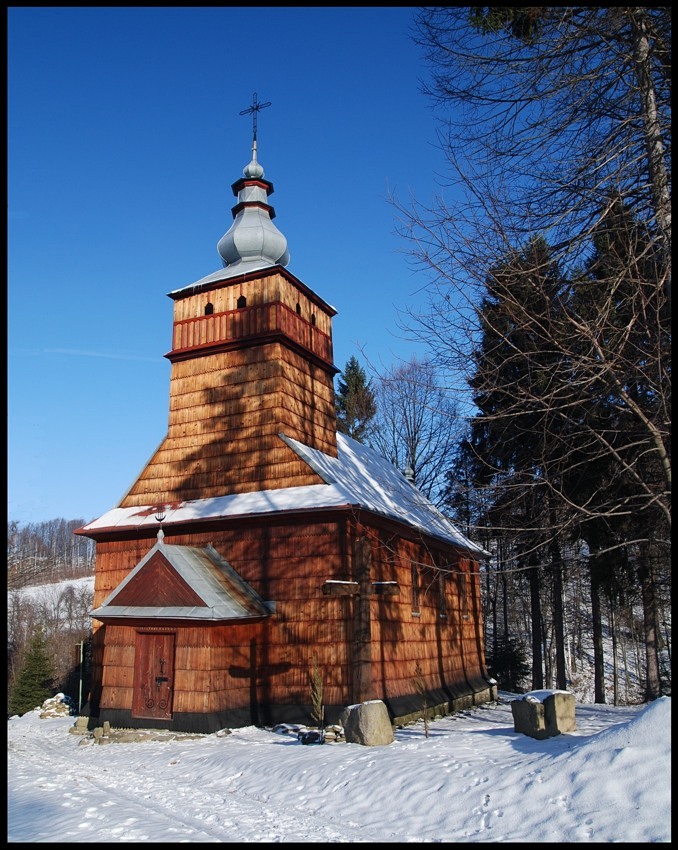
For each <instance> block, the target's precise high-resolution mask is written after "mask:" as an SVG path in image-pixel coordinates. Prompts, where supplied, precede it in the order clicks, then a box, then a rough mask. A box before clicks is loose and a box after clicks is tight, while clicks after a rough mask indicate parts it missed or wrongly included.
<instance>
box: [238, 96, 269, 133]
mask: <svg viewBox="0 0 678 850" xmlns="http://www.w3.org/2000/svg"><path fill="white" fill-rule="evenodd" d="M270 105H271V101H270V100H269V101H267V102H266V103H259V101H258V100H257V93H256V92H254V94H253V95H252V106H250V108H249V109H243V110H242V112H241V113H240V114H241V115H250V114H251V115H252V131H253V133H254V141H255V142H256V140H257V112H259V110H261V109H266V107H267V106H270Z"/></svg>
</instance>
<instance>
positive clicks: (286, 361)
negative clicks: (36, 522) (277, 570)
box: [120, 94, 338, 508]
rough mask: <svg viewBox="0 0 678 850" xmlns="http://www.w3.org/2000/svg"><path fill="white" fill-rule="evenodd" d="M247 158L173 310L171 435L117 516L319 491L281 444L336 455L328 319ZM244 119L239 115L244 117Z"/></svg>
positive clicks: (260, 174)
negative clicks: (198, 274)
mask: <svg viewBox="0 0 678 850" xmlns="http://www.w3.org/2000/svg"><path fill="white" fill-rule="evenodd" d="M265 105H268V104H259V103H257V101H256V94H255V97H254V105H253V106H252V107H251V109H249V110H245V112H247V113H249V112H251V113H253V116H254V138H253V143H252V159H251V161H250V162H249V164H248V165H247V166H246V167H245V168H244V170H243V177H241V178H240V179H239V180H237V181H236V182H235V183H234V184H233V186H232V189H233V193H234V195H235V196H236V197H237V203H236V205H235V206H234V207H233V208H232V214H233V223H232V225H231V227H230V229H229V230H228V231H227V232H226V233H225V234H224V235H223V236H222V237H221V239H220V240H219V242H218V245H217V250H218V252H219V255H220V257H221V260H222V263H223V268H222V269H220V270H219V271H216V272H214V273H212V274H210V275H208V276H207V277H204V278H202V279H201V280H198V281H197V282H195V283H193V284H191V285H189V286H186V287H184V288H182V289H178V290H176V291H174V292H171V293H169V297H170V298H172V300H173V301H174V322H173V333H172V349H171V351H170V352H169V353H168V354H166V355H165V356H166V357H167V358H168V359H169V360H170V362H171V364H172V371H171V378H170V405H169V428H168V432H167V436H166V437H165V439H164V440H163V442H162V443H161V445H160V447H159V448H158V449H157V451H156V452H155V454H154V455H153V457H152V458H151V460H150V461H149V463H148V464H147V466H146V467H145V469H144V470H143V472H142V473H141V475H140V476H139V478H138V479H137V481H136V482H135V484H134V485H133V486H132V487H131V489H130V490H129V491H128V493H127V494H126V496H125V497H124V498H123V500H122V501H121V502H120V507H121V508H128V507H138V506H148V505H149V504H150V505H157V506H162V505H166V504H167V505H169V504H173V503H177V502H179V501H184V500H194V499H206V498H212V497H216V496H224V495H231V494H236V493H247V492H252V491H259V490H270V489H278V488H286V487H298V486H304V485H309V484H319V483H322V481H321V479H320V478H319V476H318V475H317V474H316V473H315V472H314V471H313V470H312V469H311V468H310V467H309V466H308V465H307V464H306V463H305V462H304V461H303V460H302V459H301V458H300V457H299V455H298V454H297V453H295V452H294V451H293V450H292V449H291V448H290V447H289V446H288V444H287V443H286V442H285V440H284V439H283V437H282V436H281V435H284V436H285V437H288V438H292V439H294V440H298V441H299V442H301V443H303V444H305V445H306V446H309V447H310V448H312V449H317V450H319V451H321V452H323V453H324V454H326V455H329V456H331V457H336V456H337V438H336V414H335V407H334V385H333V379H334V375H335V374H336V373H337V372H338V369H336V368H335V366H334V364H333V355H332V317H333V316H334V315H335V313H336V311H335V310H334V308H333V307H331V306H330V305H329V304H327V303H326V302H325V301H323V300H322V299H321V298H320V297H319V296H318V295H316V293H315V292H313V291H312V290H311V289H309V287H307V286H306V285H305V284H304V283H302V282H301V281H300V280H299V279H298V278H296V277H295V276H294V275H293V274H291V273H290V272H289V271H287V269H286V266H287V264H288V263H289V258H290V257H289V252H288V250H287V240H286V238H285V237H284V236H283V234H282V233H281V232H280V231H279V230H278V228H277V227H276V226H275V224H273V218H274V217H275V211H274V209H273V207H272V206H271V205H270V204H269V196H270V195H272V194H273V184H272V183H270V182H269V181H268V180H266V179H265V177H264V169H263V168H262V166H261V164H260V163H259V161H258V155H257V137H256V115H257V112H258V110H259V109H261V108H262V106H265ZM242 114H244V113H242Z"/></svg>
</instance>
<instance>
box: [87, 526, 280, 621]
mask: <svg viewBox="0 0 678 850" xmlns="http://www.w3.org/2000/svg"><path fill="white" fill-rule="evenodd" d="M268 614H270V611H269V609H268V608H267V607H266V604H265V603H264V601H263V600H262V599H261V597H260V596H259V595H258V594H257V593H256V591H254V590H253V589H252V588H251V587H250V586H249V585H248V584H247V583H246V582H245V581H244V579H242V578H241V577H240V576H239V575H238V573H237V572H236V571H235V570H234V569H233V567H231V565H230V564H229V563H228V562H227V561H225V560H224V559H223V558H222V557H221V556H220V555H219V553H218V552H217V551H216V549H214V548H213V547H212V546H206V547H205V548H202V549H201V548H197V547H193V546H176V545H173V544H166V543H164V542H163V534H162V531H161V532H160V533H159V534H158V542H157V543H156V544H155V546H153V548H152V549H151V550H150V551H149V552H148V553H147V554H146V555H145V556H144V557H143V558H142V559H141V561H140V562H139V563H138V564H137V566H136V567H135V568H134V569H133V570H132V571H131V572H130V573H129V575H128V576H127V577H126V578H125V579H124V581H122V582H121V583H120V584H119V585H118V587H116V589H115V590H114V591H113V592H112V593H111V594H110V595H109V596H108V597H107V598H106V599H105V600H104V602H103V603H102V604H101V605H100V606H99V607H98V608H96V609H94V610H93V611H92V612H91V615H92V616H93V617H96V618H97V619H111V618H113V619H118V618H130V617H137V618H143V619H165V620H166V619H178V620H197V621H200V622H205V621H215V620H219V621H221V620H244V619H251V618H257V619H258V618H260V617H264V616H267V615H268Z"/></svg>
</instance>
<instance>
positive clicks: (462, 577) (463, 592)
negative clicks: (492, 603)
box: [459, 564, 468, 620]
mask: <svg viewBox="0 0 678 850" xmlns="http://www.w3.org/2000/svg"><path fill="white" fill-rule="evenodd" d="M460 567H461V569H462V570H463V569H464V566H463V565H461V564H460ZM459 595H460V596H461V615H462V617H463V618H464V619H465V620H468V587H467V581H466V573H465V572H462V573H460V574H459Z"/></svg>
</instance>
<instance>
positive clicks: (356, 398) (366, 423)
mask: <svg viewBox="0 0 678 850" xmlns="http://www.w3.org/2000/svg"><path fill="white" fill-rule="evenodd" d="M336 409H337V430H338V431H340V432H341V433H342V434H348V436H349V437H353V439H354V440H358V442H361V443H362V442H364V441H365V438H366V437H367V436H368V435H369V431H370V423H371V421H372V419H374V416H375V414H376V412H377V404H376V401H375V393H374V389H373V387H372V381H369V380H368V379H367V375H366V374H365V370H364V369H363V367H362V366H361V365H360V363H358V360H357V358H356V357H353V356H351V357H350V358H349V359H348V362H347V363H346V366H345V368H344V371H343V373H342V374H341V376H340V378H339V386H338V392H337V397H336Z"/></svg>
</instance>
